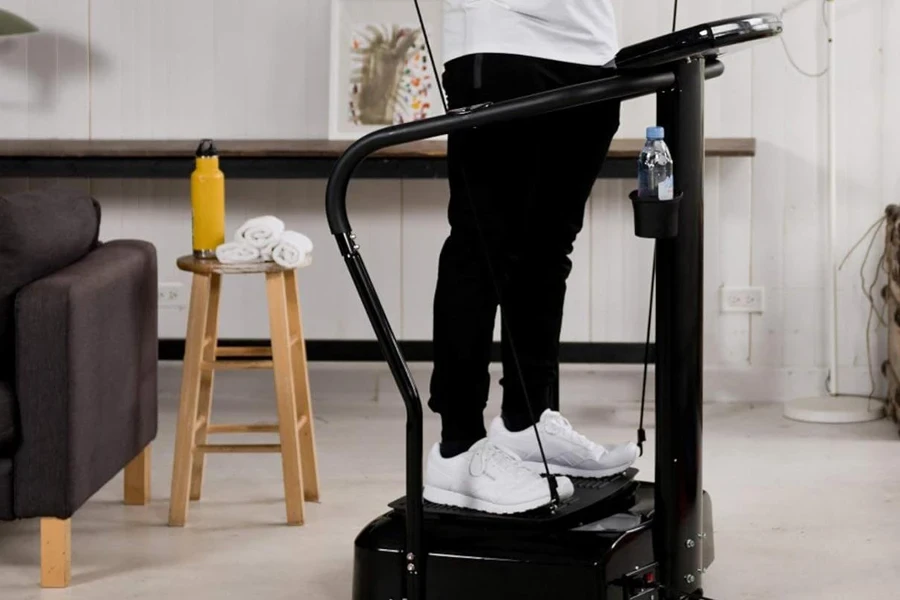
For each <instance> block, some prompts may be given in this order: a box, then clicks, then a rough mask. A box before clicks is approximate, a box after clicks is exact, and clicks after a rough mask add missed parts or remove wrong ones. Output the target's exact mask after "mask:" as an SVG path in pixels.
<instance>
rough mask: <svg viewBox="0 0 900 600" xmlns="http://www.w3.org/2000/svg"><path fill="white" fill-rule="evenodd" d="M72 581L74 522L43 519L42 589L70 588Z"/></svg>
mask: <svg viewBox="0 0 900 600" xmlns="http://www.w3.org/2000/svg"><path fill="white" fill-rule="evenodd" d="M71 580H72V521H71V520H69V519H53V518H43V519H41V587H45V588H64V587H69V583H70V582H71Z"/></svg>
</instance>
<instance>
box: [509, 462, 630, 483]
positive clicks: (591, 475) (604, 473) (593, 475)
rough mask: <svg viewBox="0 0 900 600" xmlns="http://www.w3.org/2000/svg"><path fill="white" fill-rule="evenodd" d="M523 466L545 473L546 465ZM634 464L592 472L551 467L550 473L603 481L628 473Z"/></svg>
mask: <svg viewBox="0 0 900 600" xmlns="http://www.w3.org/2000/svg"><path fill="white" fill-rule="evenodd" d="M523 464H524V465H525V466H526V467H528V468H529V469H531V470H532V471H534V472H536V473H545V472H546V469H544V463H540V462H529V461H523ZM632 464H633V463H629V464H627V465H620V466H618V467H610V468H608V469H599V470H597V471H590V470H587V469H576V468H573V467H562V466H559V465H550V473H552V474H553V475H567V476H569V477H584V478H588V479H601V478H603V477H612V476H613V475H618V474H619V473H624V472H625V471H627V470H628V469H629V468H630V467H631V465H632Z"/></svg>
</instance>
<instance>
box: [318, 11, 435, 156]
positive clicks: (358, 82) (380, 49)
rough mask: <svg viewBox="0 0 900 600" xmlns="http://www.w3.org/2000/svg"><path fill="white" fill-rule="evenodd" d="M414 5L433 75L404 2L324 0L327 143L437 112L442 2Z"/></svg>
mask: <svg viewBox="0 0 900 600" xmlns="http://www.w3.org/2000/svg"><path fill="white" fill-rule="evenodd" d="M420 7H421V10H422V17H423V19H424V21H425V27H426V30H427V34H428V40H429V42H430V44H431V49H432V51H433V52H434V60H435V62H436V64H437V67H438V69H439V72H438V73H437V74H436V73H435V72H434V69H433V68H432V65H431V60H430V58H429V56H428V52H427V48H426V45H425V37H424V35H423V34H422V31H421V26H420V24H419V20H418V16H417V14H416V9H415V5H414V4H413V3H412V2H410V1H409V0H332V2H331V36H330V37H331V40H330V41H331V56H330V60H329V93H328V137H329V139H332V140H355V139H358V138H360V137H362V136H363V135H365V134H367V133H370V132H372V131H376V130H378V129H381V128H383V127H387V126H390V125H395V124H398V123H403V122H409V121H415V120H420V119H423V118H428V117H435V116H438V115H441V114H444V109H443V105H442V102H441V96H440V91H439V86H438V81H437V77H439V76H440V70H442V65H443V63H442V60H441V41H442V40H441V33H442V32H441V30H442V25H443V23H442V18H441V15H442V2H441V0H420ZM440 137H445V136H440ZM440 137H439V138H437V139H440Z"/></svg>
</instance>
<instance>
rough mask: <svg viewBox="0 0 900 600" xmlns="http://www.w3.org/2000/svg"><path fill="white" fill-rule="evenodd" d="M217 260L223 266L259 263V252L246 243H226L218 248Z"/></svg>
mask: <svg viewBox="0 0 900 600" xmlns="http://www.w3.org/2000/svg"><path fill="white" fill-rule="evenodd" d="M216 258H218V259H219V262H220V263H223V264H237V263H248V262H258V261H259V250H258V249H256V248H254V247H253V246H251V245H250V244H245V243H244V242H226V243H224V244H222V245H220V246H219V247H218V248H216Z"/></svg>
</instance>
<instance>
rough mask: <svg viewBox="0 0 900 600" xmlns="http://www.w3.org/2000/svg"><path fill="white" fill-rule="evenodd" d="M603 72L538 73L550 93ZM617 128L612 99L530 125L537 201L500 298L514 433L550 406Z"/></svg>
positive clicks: (561, 68)
mask: <svg viewBox="0 0 900 600" xmlns="http://www.w3.org/2000/svg"><path fill="white" fill-rule="evenodd" d="M601 73H602V72H601V71H600V70H598V69H597V68H594V67H582V66H578V65H563V64H560V63H552V62H546V63H544V69H543V72H542V76H543V77H544V78H545V80H546V81H547V87H548V88H550V87H558V86H561V85H571V84H575V83H580V82H582V81H587V80H590V79H596V78H598V77H599V76H600V75H601ZM618 127H619V102H617V101H616V102H606V103H601V104H593V105H588V106H584V107H579V108H575V109H570V110H567V111H561V112H558V113H553V114H550V115H547V116H546V117H543V118H542V119H540V120H539V121H538V122H537V123H536V126H535V132H534V135H536V136H538V137H539V139H540V144H539V146H538V151H539V153H540V156H539V161H538V166H537V171H536V173H535V175H536V177H535V179H536V180H535V182H534V186H535V194H536V196H537V197H538V201H536V202H534V203H533V204H531V205H530V206H529V212H528V214H527V215H525V218H526V222H525V223H524V227H523V229H522V230H521V231H520V234H519V235H518V236H517V238H518V239H517V245H518V246H520V251H519V253H518V254H517V256H516V261H515V263H514V264H513V265H512V267H511V269H510V273H509V281H508V283H507V286H506V288H505V289H504V293H503V296H504V306H503V318H504V322H503V330H502V331H503V337H502V339H503V379H502V382H501V383H502V385H503V406H502V413H503V420H504V422H505V424H506V426H507V427H508V428H509V429H511V430H512V431H521V430H523V429H525V428H527V427H529V426H531V424H532V418H531V415H532V414H533V415H534V418H535V419H539V418H540V416H541V414H542V413H543V412H544V410H546V409H548V408H556V404H557V402H556V393H557V387H558V374H559V338H560V330H561V327H562V317H563V305H564V302H565V295H566V280H567V278H568V276H569V273H570V272H571V270H572V261H571V259H570V258H569V255H570V254H571V252H572V250H573V245H574V243H575V239H576V236H577V235H578V234H579V232H580V231H581V229H582V226H583V223H584V213H585V204H586V201H587V199H588V197H589V196H590V193H591V189H592V188H593V186H594V183H595V181H596V180H597V175H598V174H599V172H600V168H601V166H602V164H603V161H604V159H605V158H606V154H607V151H608V150H609V145H610V142H611V141H612V138H613V136H614V135H615V133H616V131H617V129H618ZM516 359H518V364H516ZM523 381H524V386H525V387H524V389H523V386H522V382H523ZM526 398H527V400H528V402H529V403H530V404H531V408H532V410H531V411H529V410H528V405H527V403H526Z"/></svg>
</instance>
